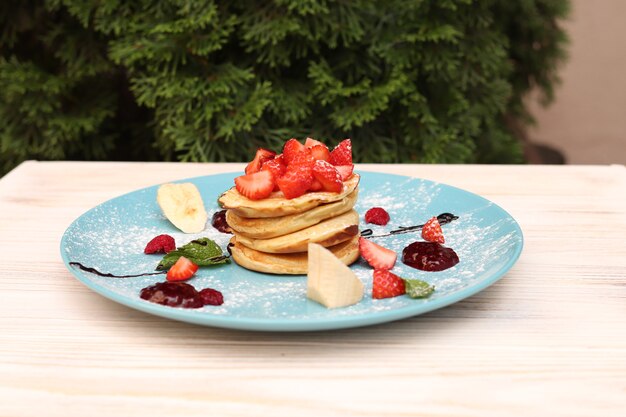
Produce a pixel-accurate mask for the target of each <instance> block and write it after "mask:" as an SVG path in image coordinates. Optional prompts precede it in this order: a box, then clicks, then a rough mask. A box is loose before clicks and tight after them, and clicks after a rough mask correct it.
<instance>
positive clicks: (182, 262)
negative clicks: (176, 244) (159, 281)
mask: <svg viewBox="0 0 626 417" xmlns="http://www.w3.org/2000/svg"><path fill="white" fill-rule="evenodd" d="M197 270H198V265H196V264H195V263H193V262H191V261H190V260H189V259H187V258H185V257H184V256H181V257H180V258H178V260H177V261H176V263H175V264H174V265H172V267H171V268H170V269H169V271H167V276H166V279H167V280H168V281H185V280H188V279H189V278H191V277H192V276H193V275H194V274H195V273H196V271H197Z"/></svg>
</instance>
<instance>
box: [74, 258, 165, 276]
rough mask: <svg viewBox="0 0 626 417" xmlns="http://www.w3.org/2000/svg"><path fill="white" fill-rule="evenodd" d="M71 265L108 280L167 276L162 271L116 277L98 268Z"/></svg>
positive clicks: (76, 264)
mask: <svg viewBox="0 0 626 417" xmlns="http://www.w3.org/2000/svg"><path fill="white" fill-rule="evenodd" d="M70 265H71V266H77V267H78V268H80V269H82V270H83V271H85V272H90V273H92V274H96V275H98V276H101V277H107V278H137V277H147V276H151V275H163V274H167V271H161V272H148V273H145V274H134V275H114V274H110V273H108V272H100V271H98V270H97V269H96V268H92V267H89V266H85V265H83V264H81V263H80V262H70Z"/></svg>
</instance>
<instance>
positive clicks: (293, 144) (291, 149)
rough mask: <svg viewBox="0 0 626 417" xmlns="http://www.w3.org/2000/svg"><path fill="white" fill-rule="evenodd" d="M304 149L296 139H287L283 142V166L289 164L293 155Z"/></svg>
mask: <svg viewBox="0 0 626 417" xmlns="http://www.w3.org/2000/svg"><path fill="white" fill-rule="evenodd" d="M305 149H306V148H305V146H304V145H303V144H301V143H300V142H299V141H298V140H297V139H289V140H288V141H287V142H285V146H283V158H284V159H285V164H287V165H289V164H291V160H292V159H293V157H294V155H296V154H298V153H300V152H302V151H304V150H305Z"/></svg>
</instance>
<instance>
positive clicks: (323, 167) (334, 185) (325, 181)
mask: <svg viewBox="0 0 626 417" xmlns="http://www.w3.org/2000/svg"><path fill="white" fill-rule="evenodd" d="M313 177H315V179H316V180H317V181H319V182H320V183H321V184H322V189H323V190H325V191H330V192H332V193H338V192H341V190H342V189H343V182H342V181H341V175H340V174H339V172H337V170H336V169H335V167H334V166H332V165H331V164H329V163H328V162H326V161H322V160H318V161H315V165H313Z"/></svg>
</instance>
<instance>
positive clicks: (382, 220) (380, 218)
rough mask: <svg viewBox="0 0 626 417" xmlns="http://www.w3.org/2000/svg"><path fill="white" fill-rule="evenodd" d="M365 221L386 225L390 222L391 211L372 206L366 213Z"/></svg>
mask: <svg viewBox="0 0 626 417" xmlns="http://www.w3.org/2000/svg"><path fill="white" fill-rule="evenodd" d="M365 223H374V224H377V225H380V226H384V225H386V224H387V223H389V213H387V211H385V209H384V208H382V207H372V208H371V209H369V210H367V212H366V213H365Z"/></svg>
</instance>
